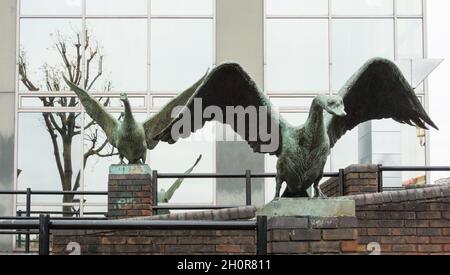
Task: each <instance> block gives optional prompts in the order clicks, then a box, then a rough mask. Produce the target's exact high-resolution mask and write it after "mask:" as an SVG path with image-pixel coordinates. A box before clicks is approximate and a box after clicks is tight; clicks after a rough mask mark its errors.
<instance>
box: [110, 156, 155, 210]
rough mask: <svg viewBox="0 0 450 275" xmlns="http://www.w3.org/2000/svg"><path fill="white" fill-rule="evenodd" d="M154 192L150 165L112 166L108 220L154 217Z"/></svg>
mask: <svg viewBox="0 0 450 275" xmlns="http://www.w3.org/2000/svg"><path fill="white" fill-rule="evenodd" d="M152 194H153V192H152V182H151V170H150V167H149V166H148V165H111V166H110V168H109V179H108V219H126V218H133V217H142V216H152V214H153V207H152V205H153V204H152V202H153V195H152Z"/></svg>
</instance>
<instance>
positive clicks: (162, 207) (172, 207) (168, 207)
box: [153, 205, 242, 210]
mask: <svg viewBox="0 0 450 275" xmlns="http://www.w3.org/2000/svg"><path fill="white" fill-rule="evenodd" d="M237 207H242V206H238V205H158V206H153V209H154V210H208V209H228V208H237Z"/></svg>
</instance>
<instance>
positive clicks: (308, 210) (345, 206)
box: [256, 198, 355, 218]
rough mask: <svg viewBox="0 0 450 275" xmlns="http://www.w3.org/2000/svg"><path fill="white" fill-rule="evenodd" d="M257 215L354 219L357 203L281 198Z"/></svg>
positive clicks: (337, 200) (344, 200) (338, 200)
mask: <svg viewBox="0 0 450 275" xmlns="http://www.w3.org/2000/svg"><path fill="white" fill-rule="evenodd" d="M256 215H258V216H267V217H269V218H271V217H306V216H310V217H324V218H327V217H353V216H355V201H354V200H352V199H348V198H325V199H323V198H311V199H310V198H280V199H276V200H273V201H271V202H270V203H268V204H267V205H265V206H264V207H263V208H262V209H260V210H258V211H257V213H256Z"/></svg>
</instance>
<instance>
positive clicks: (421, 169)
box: [377, 165, 450, 192]
mask: <svg viewBox="0 0 450 275" xmlns="http://www.w3.org/2000/svg"><path fill="white" fill-rule="evenodd" d="M383 172H450V166H383V165H378V177H377V178H378V192H383V191H393V190H405V189H406V187H384V186H383Z"/></svg>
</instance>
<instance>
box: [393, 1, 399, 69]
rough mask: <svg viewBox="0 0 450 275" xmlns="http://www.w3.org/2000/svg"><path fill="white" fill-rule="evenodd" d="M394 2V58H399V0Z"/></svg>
mask: <svg viewBox="0 0 450 275" xmlns="http://www.w3.org/2000/svg"><path fill="white" fill-rule="evenodd" d="M393 4H394V60H397V59H398V17H397V0H394V1H393Z"/></svg>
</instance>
